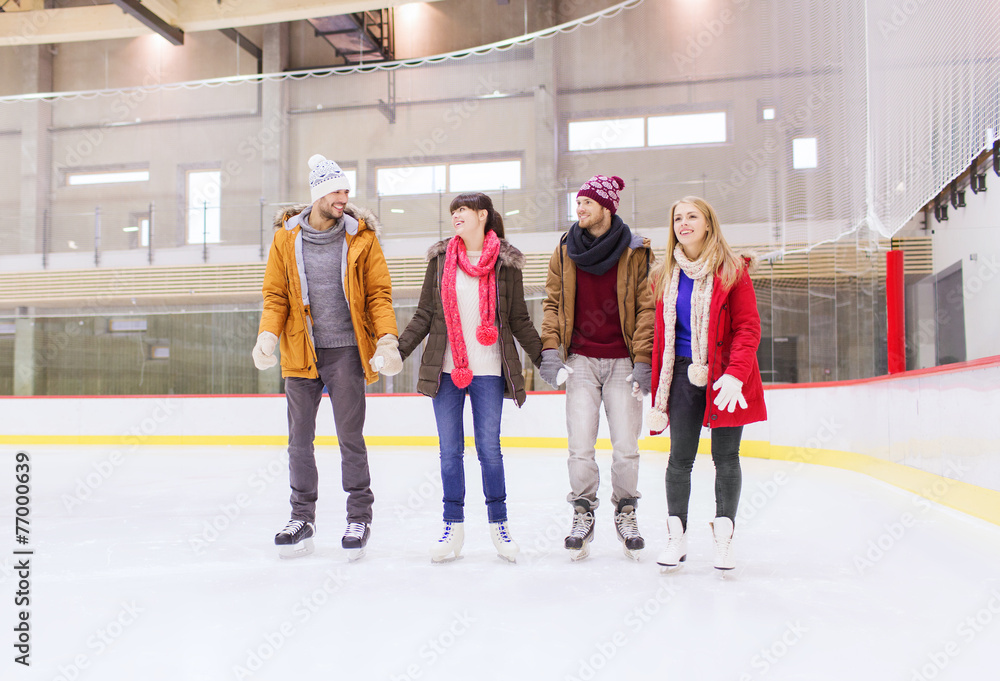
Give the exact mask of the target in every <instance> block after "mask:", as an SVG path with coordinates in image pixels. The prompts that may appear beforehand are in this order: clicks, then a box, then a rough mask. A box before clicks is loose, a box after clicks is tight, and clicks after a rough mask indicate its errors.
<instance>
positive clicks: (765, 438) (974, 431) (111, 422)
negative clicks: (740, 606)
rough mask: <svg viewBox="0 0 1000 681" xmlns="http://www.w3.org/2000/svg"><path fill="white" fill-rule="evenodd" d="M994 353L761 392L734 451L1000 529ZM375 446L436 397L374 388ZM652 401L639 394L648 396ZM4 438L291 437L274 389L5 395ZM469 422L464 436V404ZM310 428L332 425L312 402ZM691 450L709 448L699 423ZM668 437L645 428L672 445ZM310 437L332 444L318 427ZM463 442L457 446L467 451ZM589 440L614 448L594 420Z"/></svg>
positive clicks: (540, 432) (546, 442)
mask: <svg viewBox="0 0 1000 681" xmlns="http://www.w3.org/2000/svg"><path fill="white" fill-rule="evenodd" d="M998 386H1000V357H993V358H986V359H982V360H977V361H974V362H965V363H962V364H958V365H950V366H948V367H936V368H934V369H924V370H920V371H914V372H907V373H902V374H896V375H893V376H889V377H877V378H872V379H863V380H857V381H843V382H833V383H820V384H807V385H803V384H795V385H787V386H768V387H767V388H765V400H766V401H767V408H768V414H769V416H770V418H769V420H768V421H766V422H763V423H754V424H750V425H748V426H746V427H745V428H744V433H743V444H742V448H741V454H742V455H743V456H750V457H756V458H764V459H774V460H782V461H789V462H801V463H809V464H816V465H823V466H830V467H834V468H841V469H844V470H851V471H856V472H859V473H864V474H865V475H869V476H871V477H873V478H876V479H878V480H882V481H884V482H887V483H889V484H892V485H895V486H897V487H899V488H902V489H905V490H907V491H909V492H912V493H914V494H918V495H920V496H922V497H925V498H927V499H929V500H931V501H935V502H938V503H941V504H943V505H945V506H949V507H951V508H954V509H957V510H959V511H962V512H964V513H968V514H970V515H972V516H975V517H977V518H982V519H984V520H987V521H989V522H992V523H996V524H998V525H1000V419H998V418H997V416H996V415H997V414H1000V388H998ZM368 397H369V399H368V401H367V417H366V422H365V431H364V432H365V440H366V442H367V443H368V444H369V445H371V446H392V447H399V446H403V447H405V446H410V447H418V446H419V447H428V448H432V447H436V446H437V435H436V427H435V420H434V413H433V409H432V406H431V400H429V399H427V398H426V397H424V396H420V395H369V396H368ZM647 400H648V398H647ZM0 406H2V407H3V413H4V418H3V420H2V422H0V423H2V425H0V444H2V445H5V446H13V447H27V446H32V445H38V446H66V445H90V446H103V447H113V448H119V449H122V450H124V451H125V452H126V453H127V452H128V451H132V450H134V449H135V448H137V447H139V446H147V445H158V446H172V447H184V446H240V447H244V446H257V445H264V446H273V447H284V446H285V445H286V443H287V435H286V434H287V422H286V409H285V406H286V405H285V398H284V396H283V395H213V396H208V395H185V396H179V395H160V396H100V397H41V396H39V397H3V398H0ZM465 429H466V432H467V433H471V432H472V422H471V414H470V411H469V409H468V408H466V414H465ZM317 432H319V433H324V432H326V433H332V432H335V429H334V424H333V415H332V413H331V410H330V409H328V408H327V409H320V411H319V417H318V423H317ZM501 432H502V433H511V432H516V433H518V435H517V436H503V437H501V444H502V445H503V446H504V447H527V448H533V449H554V450H560V449H561V450H565V449H566V446H567V440H566V415H565V394H564V393H563V392H538V393H530V394H529V399H528V403H527V405H526V406H525V407H523V408H521V409H516V408H514V407H513V405H512V403H510V402H507V403H505V409H504V412H503V417H502V422H501ZM702 436H703V439H702V440H701V443H700V446H699V453H702V454H708V453H709V452H710V440H709V439H708V436H709V432H708V431H707V430H703V431H702ZM669 443H670V440H669V438H668V437H665V436H656V437H649V436H646V437H643V438H641V439H640V441H639V447H640V449H641V450H642V451H647V452H668V451H669ZM316 444H317V445H318V446H336V444H337V439H336V437H334V436H331V435H318V436H317V438H316ZM473 444H474V443H473V440H472V438H471V437H467V438H466V445H467V446H469V447H472V446H473ZM597 448H598V449H600V450H604V451H609V450H610V449H611V443H610V439H609V434H608V431H607V425H606V423H605V421H604V419H603V418H602V421H601V424H600V426H599V428H598V442H597Z"/></svg>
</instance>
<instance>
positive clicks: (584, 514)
mask: <svg viewBox="0 0 1000 681" xmlns="http://www.w3.org/2000/svg"><path fill="white" fill-rule="evenodd" d="M573 511H574V512H573V527H572V529H570V531H569V536H568V537H566V548H567V549H569V550H570V551H572V553H571V554H570V558H571V559H572V560H582V559H584V558H586V557H587V556H589V555H590V542H591V541H592V540H593V539H594V513H593V512H592V511H591V510H590V503H589V502H587V501H586V500H583V499H581V500H580V501H578V502H576V505H575V506H574V507H573Z"/></svg>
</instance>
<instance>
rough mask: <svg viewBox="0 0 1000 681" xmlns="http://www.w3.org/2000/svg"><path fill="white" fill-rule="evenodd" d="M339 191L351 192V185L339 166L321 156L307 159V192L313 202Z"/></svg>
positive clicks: (315, 155) (316, 155)
mask: <svg viewBox="0 0 1000 681" xmlns="http://www.w3.org/2000/svg"><path fill="white" fill-rule="evenodd" d="M341 189H346V190H347V191H351V183H350V181H349V180H348V179H347V175H345V174H344V171H343V170H341V169H340V166H338V165H337V164H336V163H335V162H334V161H331V160H329V159H327V158H326V157H325V156H323V155H322V154H314V155H312V156H311V157H309V191H310V193H311V195H312V200H313V202H315V201H316V199H320V198H323V197H324V196H326V195H327V194H329V193H330V192H336V191H340V190H341Z"/></svg>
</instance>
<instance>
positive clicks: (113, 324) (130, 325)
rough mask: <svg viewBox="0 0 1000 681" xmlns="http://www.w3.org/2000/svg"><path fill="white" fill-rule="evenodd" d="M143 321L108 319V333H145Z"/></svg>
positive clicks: (144, 322)
mask: <svg viewBox="0 0 1000 681" xmlns="http://www.w3.org/2000/svg"><path fill="white" fill-rule="evenodd" d="M145 330H146V320H145V319H109V320H108V331H110V332H111V333H131V332H135V331H145Z"/></svg>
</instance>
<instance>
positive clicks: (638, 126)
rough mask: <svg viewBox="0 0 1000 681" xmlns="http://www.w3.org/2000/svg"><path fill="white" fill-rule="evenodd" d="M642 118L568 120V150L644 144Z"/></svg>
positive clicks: (627, 146) (639, 145) (630, 146)
mask: <svg viewBox="0 0 1000 681" xmlns="http://www.w3.org/2000/svg"><path fill="white" fill-rule="evenodd" d="M645 137H646V128H645V119H643V118H609V119H605V120H598V121H570V123H569V150H570V151H593V150H597V149H631V148H635V147H642V146H645Z"/></svg>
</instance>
